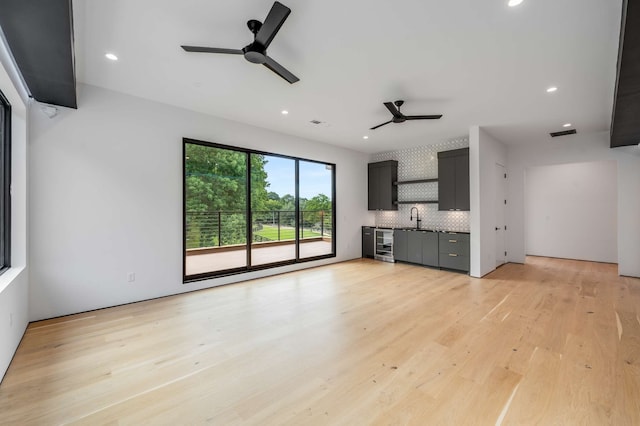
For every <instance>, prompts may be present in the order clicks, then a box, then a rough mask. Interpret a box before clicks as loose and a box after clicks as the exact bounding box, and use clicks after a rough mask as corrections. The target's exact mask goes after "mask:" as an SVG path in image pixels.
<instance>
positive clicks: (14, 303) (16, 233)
mask: <svg viewBox="0 0 640 426" xmlns="http://www.w3.org/2000/svg"><path fill="white" fill-rule="evenodd" d="M0 63H1V65H0V90H2V93H3V94H4V95H5V97H7V99H8V101H9V103H10V104H11V112H12V116H11V127H12V129H11V136H12V138H11V144H12V155H11V157H12V160H11V267H10V268H9V269H8V270H7V271H5V273H4V274H2V275H0V379H2V377H3V376H4V374H5V372H6V370H7V367H8V366H9V363H10V362H11V358H12V357H13V354H14V352H15V350H16V348H17V347H18V344H19V343H20V339H21V338H22V335H23V334H24V331H25V329H26V328H27V324H28V316H29V309H28V285H29V283H28V271H27V122H26V108H25V105H24V103H23V99H22V97H21V95H20V93H19V91H18V89H17V88H16V86H15V85H14V83H13V81H12V77H14V78H15V68H14V67H13V63H12V61H11V58H10V57H9V56H8V54H7V51H6V49H5V46H4V44H3V43H2V41H0Z"/></svg>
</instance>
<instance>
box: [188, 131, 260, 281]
mask: <svg viewBox="0 0 640 426" xmlns="http://www.w3.org/2000/svg"><path fill="white" fill-rule="evenodd" d="M185 152H186V158H185V217H186V230H185V231H186V248H187V250H186V253H185V256H186V275H194V274H203V273H207V272H214V271H215V272H219V271H223V270H228V269H235V268H242V267H246V266H247V246H246V244H247V217H246V210H247V208H246V207H247V206H246V202H247V162H246V159H247V154H245V153H243V152H237V151H233V150H228V149H222V148H214V147H210V146H204V145H197V144H189V143H187V144H185Z"/></svg>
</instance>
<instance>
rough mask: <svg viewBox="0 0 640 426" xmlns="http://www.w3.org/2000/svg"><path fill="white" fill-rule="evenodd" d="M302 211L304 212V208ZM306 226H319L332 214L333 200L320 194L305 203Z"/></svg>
mask: <svg viewBox="0 0 640 426" xmlns="http://www.w3.org/2000/svg"><path fill="white" fill-rule="evenodd" d="M300 210H303V209H302V207H301V208H300ZM304 210H305V211H306V213H305V214H304V224H303V226H304V225H307V226H311V225H314V224H316V225H319V224H320V222H321V221H322V220H324V218H325V217H327V216H328V215H330V214H331V211H332V210H331V199H330V198H329V197H327V196H326V195H324V194H318V195H316V196H314V197H313V198H312V199H310V200H308V201H307V202H306V203H305V206H304Z"/></svg>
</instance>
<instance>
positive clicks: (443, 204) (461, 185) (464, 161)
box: [438, 148, 471, 210]
mask: <svg viewBox="0 0 640 426" xmlns="http://www.w3.org/2000/svg"><path fill="white" fill-rule="evenodd" d="M470 208H471V203H470V201H469V148H462V149H454V150H452V151H442V152H439V153H438V210H470Z"/></svg>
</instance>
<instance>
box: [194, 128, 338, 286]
mask: <svg viewBox="0 0 640 426" xmlns="http://www.w3.org/2000/svg"><path fill="white" fill-rule="evenodd" d="M187 144H195V145H201V146H207V147H211V148H219V149H226V150H230V151H236V152H241V153H244V154H246V155H247V172H246V173H247V188H246V191H247V206H246V214H247V218H251V217H252V213H253V212H252V208H251V202H250V201H249V200H250V199H251V179H250V176H251V161H250V156H251V155H252V154H255V155H268V156H272V157H280V158H286V159H290V160H294V161H295V180H296V181H295V210H296V211H295V216H296V227H295V228H296V240H295V241H296V258H295V259H291V260H285V261H280V262H274V263H268V264H260V265H255V266H254V265H251V264H250V256H251V242H252V240H253V236H252V230H251V220H250V219H249V220H247V259H248V261H249V263H248V264H247V266H244V267H241V268H235V269H227V270H222V271H212V272H206V273H201V274H192V275H187V211H186V208H187V165H186V157H187ZM299 161H306V162H310V163H316V164H324V165H327V166H331V192H332V194H331V196H332V199H331V221H332V227H333V229H332V238H331V253H330V254H325V255H320V256H313V257H305V258H302V259H301V258H300V240H299V234H298V233H299V223H300V218H299V215H300V204H299V203H300V197H299V190H300V176H299ZM336 206H337V203H336V165H335V164H334V163H328V162H326V161H319V160H311V159H308V158H301V157H293V156H290V155H283V154H278V153H273V152H267V151H260V150H254V149H249V148H242V147H237V146H231V145H224V144H219V143H215V142H207V141H202V140H198V139H191V138H182V279H183V284H188V283H191V282H196V281H202V280H207V279H212V278H221V277H225V276H230V275H237V274H246V273H249V272H254V271H260V270H264V269H272V268H277V267H281V266H286V265H292V264H299V263H306V262H313V261H317V260H322V259H329V258H333V257H336V256H337V244H336V240H337V232H336V217H337V216H336Z"/></svg>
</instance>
